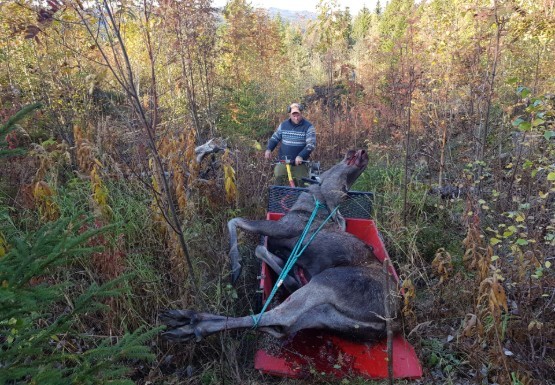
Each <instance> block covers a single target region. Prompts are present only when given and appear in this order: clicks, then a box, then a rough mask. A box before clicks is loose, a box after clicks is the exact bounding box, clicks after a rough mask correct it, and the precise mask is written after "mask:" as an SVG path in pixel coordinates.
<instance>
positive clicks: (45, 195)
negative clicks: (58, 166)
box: [33, 181, 60, 221]
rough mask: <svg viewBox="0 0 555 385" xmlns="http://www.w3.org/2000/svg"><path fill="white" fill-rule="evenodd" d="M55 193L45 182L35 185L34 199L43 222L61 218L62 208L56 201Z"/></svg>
mask: <svg viewBox="0 0 555 385" xmlns="http://www.w3.org/2000/svg"><path fill="white" fill-rule="evenodd" d="M54 196H55V192H54V191H53V190H52V188H50V186H49V185H48V183H46V182H45V181H39V182H37V183H35V186H34V187H33V199H34V200H35V204H36V205H37V208H38V210H39V214H40V217H41V219H42V220H43V221H54V220H56V219H58V218H59V217H60V208H59V207H58V204H57V203H56V201H55V200H54Z"/></svg>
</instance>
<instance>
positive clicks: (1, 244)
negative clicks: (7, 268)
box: [0, 231, 8, 258]
mask: <svg viewBox="0 0 555 385" xmlns="http://www.w3.org/2000/svg"><path fill="white" fill-rule="evenodd" d="M7 252H8V242H7V241H6V237H5V236H4V234H2V232H1V231H0V258H2V257H3V256H4V255H6V253H7Z"/></svg>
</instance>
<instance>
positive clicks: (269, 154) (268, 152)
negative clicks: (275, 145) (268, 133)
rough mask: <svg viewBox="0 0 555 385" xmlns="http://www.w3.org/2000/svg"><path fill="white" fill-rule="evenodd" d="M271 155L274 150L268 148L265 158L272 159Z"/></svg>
mask: <svg viewBox="0 0 555 385" xmlns="http://www.w3.org/2000/svg"><path fill="white" fill-rule="evenodd" d="M270 156H272V151H270V150H266V152H265V153H264V158H266V159H270Z"/></svg>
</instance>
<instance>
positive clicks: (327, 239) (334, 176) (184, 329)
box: [160, 150, 398, 341]
mask: <svg viewBox="0 0 555 385" xmlns="http://www.w3.org/2000/svg"><path fill="white" fill-rule="evenodd" d="M367 165H368V155H367V154H366V152H365V151H364V150H359V151H356V152H355V151H349V152H348V153H347V155H346V156H345V158H344V159H343V161H342V162H340V163H339V164H337V165H335V166H333V167H332V168H331V169H329V170H328V171H326V172H325V173H323V174H322V175H321V183H320V184H318V185H312V186H310V187H309V189H308V192H303V193H302V194H301V195H300V196H299V198H298V200H297V202H296V203H295V204H294V205H293V207H292V208H291V210H290V211H289V212H288V213H287V214H286V215H285V216H284V217H283V218H281V219H280V220H279V221H264V220H262V221H254V220H247V219H244V218H235V219H232V220H230V221H229V223H228V229H229V232H230V243H231V250H230V253H229V255H230V258H231V264H232V279H233V280H234V281H235V280H236V279H237V278H238V276H239V273H240V268H241V265H240V262H239V261H240V257H239V252H238V248H237V227H239V228H242V229H244V230H247V231H251V232H254V233H257V234H261V235H265V236H268V248H269V250H268V249H266V248H265V247H264V246H259V247H257V250H256V255H257V257H259V258H261V259H263V260H264V261H266V262H267V263H268V265H269V266H270V267H271V268H272V269H274V270H275V271H276V272H277V273H278V274H279V273H280V272H281V268H282V267H283V265H284V260H283V259H282V258H287V256H288V255H289V253H290V252H291V250H292V249H293V247H294V245H295V243H296V242H297V239H298V238H299V236H300V235H301V233H302V231H303V229H304V227H305V225H306V223H307V222H308V218H309V217H310V215H311V213H312V211H313V209H314V207H315V204H316V203H315V202H316V200H318V201H319V202H322V203H323V205H324V208H323V209H320V210H319V211H322V212H321V213H320V212H319V213H318V218H320V219H321V220H323V218H325V217H326V216H328V215H329V213H330V212H334V209H335V208H336V207H338V206H339V205H340V204H341V202H342V201H343V200H345V199H346V198H347V191H348V190H349V188H350V187H351V186H352V184H353V183H354V182H355V181H356V179H357V178H358V177H359V176H360V175H361V174H362V172H363V171H364V169H365V168H366V166H367ZM334 221H335V224H334V223H329V224H327V225H325V227H324V228H322V230H321V231H320V232H319V233H318V234H317V235H316V237H315V238H314V239H313V241H312V242H311V243H310V245H309V246H308V247H307V248H306V250H305V251H304V253H303V254H302V255H301V256H300V258H299V259H298V260H297V265H298V268H297V269H295V271H294V272H295V273H294V274H293V275H291V276H288V278H287V279H286V281H285V282H284V285H285V286H286V287H287V288H288V289H289V290H290V291H293V293H292V294H291V295H290V296H289V297H288V298H287V299H286V300H285V301H284V302H283V303H281V304H280V305H279V306H277V307H275V308H274V309H273V310H270V311H268V312H266V313H264V314H263V316H260V315H255V316H246V317H238V318H231V317H227V316H221V315H214V314H208V313H198V312H195V311H192V310H168V311H166V312H164V313H162V314H161V315H160V320H161V321H162V322H163V323H164V324H166V325H167V326H168V329H167V331H166V332H164V333H163V335H164V337H166V338H167V339H169V340H174V341H187V340H190V339H196V340H199V339H201V338H203V337H205V336H208V335H210V334H213V333H216V332H220V331H223V330H229V329H240V328H252V327H253V325H254V319H255V318H256V319H258V325H257V326H258V330H260V331H263V332H266V333H269V334H271V335H273V336H275V337H287V336H290V335H292V334H294V333H296V332H297V331H299V330H302V329H329V330H333V331H334V332H336V333H339V334H342V335H345V336H346V337H349V338H355V339H358V340H364V341H369V340H375V339H379V338H382V337H384V336H385V333H386V314H388V313H390V310H391V313H390V314H391V315H392V316H393V317H395V316H396V310H397V308H398V297H397V296H396V295H387V296H386V295H385V293H386V287H390V288H394V287H395V282H394V279H393V278H392V277H391V276H390V274H386V273H385V272H384V269H383V268H382V264H381V263H380V262H379V261H378V260H377V259H376V258H375V256H374V254H373V252H372V248H371V247H369V246H367V245H366V244H365V243H364V242H362V241H361V240H359V239H358V238H357V237H355V236H354V235H351V234H349V233H347V232H345V231H344V230H345V222H344V219H343V218H342V217H341V215H340V214H339V213H337V215H335V216H334ZM276 254H277V255H276ZM305 278H306V279H305ZM306 281H308V282H307V283H306ZM304 283H306V284H305V285H304V286H303V284H304ZM297 288H298V289H297ZM296 289H297V290H296ZM386 298H387V300H386ZM386 301H387V303H386ZM393 328H394V329H396V323H395V322H394V323H393Z"/></svg>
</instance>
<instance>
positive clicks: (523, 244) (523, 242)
mask: <svg viewBox="0 0 555 385" xmlns="http://www.w3.org/2000/svg"><path fill="white" fill-rule="evenodd" d="M516 244H517V245H519V246H526V245H527V244H528V241H527V240H526V239H522V238H518V239H517V240H516Z"/></svg>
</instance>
